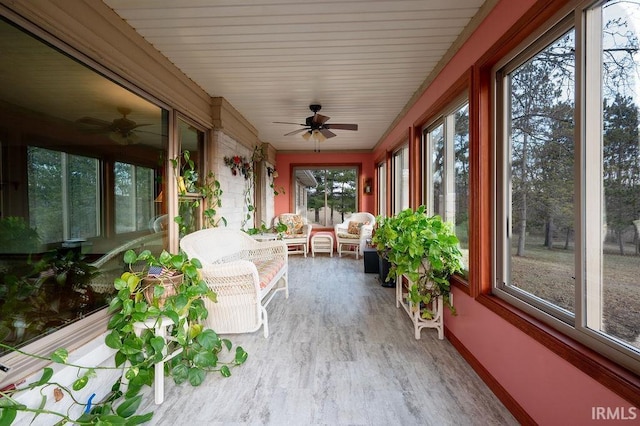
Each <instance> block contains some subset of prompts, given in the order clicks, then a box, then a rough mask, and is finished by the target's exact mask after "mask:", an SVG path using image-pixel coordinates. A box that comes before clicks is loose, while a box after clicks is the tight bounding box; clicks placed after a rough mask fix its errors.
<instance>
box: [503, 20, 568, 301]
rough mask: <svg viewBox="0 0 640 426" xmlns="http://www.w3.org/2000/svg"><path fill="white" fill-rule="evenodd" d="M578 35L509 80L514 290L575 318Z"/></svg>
mask: <svg viewBox="0 0 640 426" xmlns="http://www.w3.org/2000/svg"><path fill="white" fill-rule="evenodd" d="M574 72H575V58H574V32H573V30H572V31H570V32H568V33H566V34H564V35H563V36H561V37H560V38H559V39H557V40H556V41H555V42H553V43H552V44H551V45H549V46H548V47H547V48H546V49H544V50H543V51H541V52H539V53H538V54H537V55H536V56H534V57H533V58H532V59H530V60H529V61H527V62H526V63H524V64H522V65H521V66H519V67H518V68H517V69H515V70H514V71H513V72H511V73H510V74H509V89H508V90H509V97H510V112H509V125H508V126H509V128H508V130H507V134H508V135H510V143H511V159H510V161H511V169H510V176H511V190H512V195H511V215H512V216H511V221H510V222H511V223H510V226H511V234H510V235H511V257H510V260H511V261H510V268H511V270H510V280H509V283H508V287H510V288H511V289H516V290H519V291H521V292H525V293H527V294H529V296H533V297H532V298H531V300H530V301H531V302H532V303H538V304H546V305H551V306H553V307H555V308H560V309H561V310H565V311H568V312H574V299H575V279H574V277H575V273H574V240H573V238H574V223H573V222H574V219H573V218H574V204H573V192H574V188H573V180H574V178H573V167H574V159H573V156H574V140H573V132H574V124H573V116H574V81H575V79H574Z"/></svg>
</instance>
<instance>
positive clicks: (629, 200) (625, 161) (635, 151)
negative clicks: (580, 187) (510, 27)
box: [587, 1, 640, 348]
mask: <svg viewBox="0 0 640 426" xmlns="http://www.w3.org/2000/svg"><path fill="white" fill-rule="evenodd" d="M634 23H635V26H634ZM638 23H640V1H626V2H617V1H610V2H608V4H607V5H605V7H603V19H602V26H603V28H602V49H603V52H602V55H601V57H602V96H603V110H602V123H603V126H604V129H603V133H602V187H603V189H604V209H603V212H604V221H603V223H604V229H603V237H604V240H603V244H602V266H603V268H602V278H601V282H602V286H601V289H599V291H598V292H597V293H601V294H602V298H601V302H600V306H598V304H596V305H587V307H588V308H590V307H592V306H595V308H592V310H591V311H589V312H587V315H588V316H589V318H590V320H589V321H588V324H589V325H590V326H591V327H592V328H595V329H596V330H597V331H602V332H605V333H607V334H609V335H612V336H614V337H616V338H618V339H621V340H622V341H624V342H627V343H629V344H631V345H633V346H635V347H636V348H640V340H639V337H640V316H639V315H638V312H640V291H638V288H640V258H638V255H639V254H640V243H639V241H638V232H640V146H639V143H640V137H639V133H638V126H639V125H640V122H639V120H638V117H639V114H640V109H639V108H640V107H639V105H640V81H639V77H640V62H639V61H640V59H638V56H637V50H638V39H639V38H640V26H638V25H637V24H638ZM595 225H596V226H599V225H600V224H595ZM596 229H597V228H596ZM588 290H590V291H595V288H588ZM597 293H596V294H595V295H594V294H591V293H590V294H587V297H588V298H589V299H593V298H594V297H597V298H598V299H600V294H597ZM600 310H601V313H600V312H599V311H600Z"/></svg>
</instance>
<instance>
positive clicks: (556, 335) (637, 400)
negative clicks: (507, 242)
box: [476, 294, 640, 407]
mask: <svg viewBox="0 0 640 426" xmlns="http://www.w3.org/2000/svg"><path fill="white" fill-rule="evenodd" d="M476 300H477V301H478V302H479V303H480V304H482V305H483V306H485V307H486V308H488V309H490V310H491V311H492V312H494V313H496V314H497V315H499V316H500V317H502V318H503V319H505V320H506V321H508V322H509V323H510V324H513V325H514V326H515V327H517V328H518V329H520V330H522V331H523V332H524V333H526V334H527V335H529V336H531V337H532V338H534V339H535V340H537V341H538V342H540V343H541V344H543V345H544V346H545V347H546V348H548V349H549V350H551V351H552V352H554V353H555V354H557V355H558V356H560V357H562V358H563V359H565V360H566V361H567V362H569V363H571V364H572V365H573V366H575V367H576V368H578V369H579V370H580V371H582V372H584V373H585V374H587V375H589V376H590V377H592V378H593V379H595V380H597V381H598V382H599V383H601V384H602V385H603V386H605V387H606V388H608V389H609V390H611V391H612V392H615V393H616V394H618V395H619V396H620V397H622V398H624V399H626V400H627V401H629V402H630V403H632V404H634V405H635V406H637V407H640V376H638V375H636V374H634V373H632V372H631V371H629V370H627V369H625V368H623V367H621V366H619V365H618V364H616V363H614V362H612V361H610V360H609V359H607V358H605V357H604V356H602V355H600V354H598V353H596V352H595V351H593V350H592V349H590V348H588V347H586V346H585V345H583V344H581V343H579V342H577V341H575V340H574V339H571V338H570V337H568V336H566V335H564V334H562V333H560V332H559V331H557V330H555V329H553V328H551V327H550V326H548V325H546V324H544V323H543V322H541V321H539V320H537V319H535V318H533V317H531V316H530V315H528V314H526V313H524V312H522V311H520V310H519V309H517V308H515V307H513V306H512V305H510V304H508V303H507V302H505V301H503V300H502V299H500V298H498V297H495V296H491V295H486V294H481V295H480V296H478V298H477V299H476Z"/></svg>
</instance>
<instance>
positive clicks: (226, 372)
mask: <svg viewBox="0 0 640 426" xmlns="http://www.w3.org/2000/svg"><path fill="white" fill-rule="evenodd" d="M220 374H222V376H223V377H229V376H231V370H230V369H229V367H228V366H226V365H223V366H222V367H220Z"/></svg>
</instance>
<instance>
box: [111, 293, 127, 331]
mask: <svg viewBox="0 0 640 426" xmlns="http://www.w3.org/2000/svg"><path fill="white" fill-rule="evenodd" d="M113 300H119V299H117V298H116V299H113ZM123 320H124V315H122V314H121V313H118V314H115V315H113V316H112V317H111V318H109V323H108V324H107V328H108V329H109V330H113V329H114V328H118V326H119V325H120V324H121V323H122V321H123Z"/></svg>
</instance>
